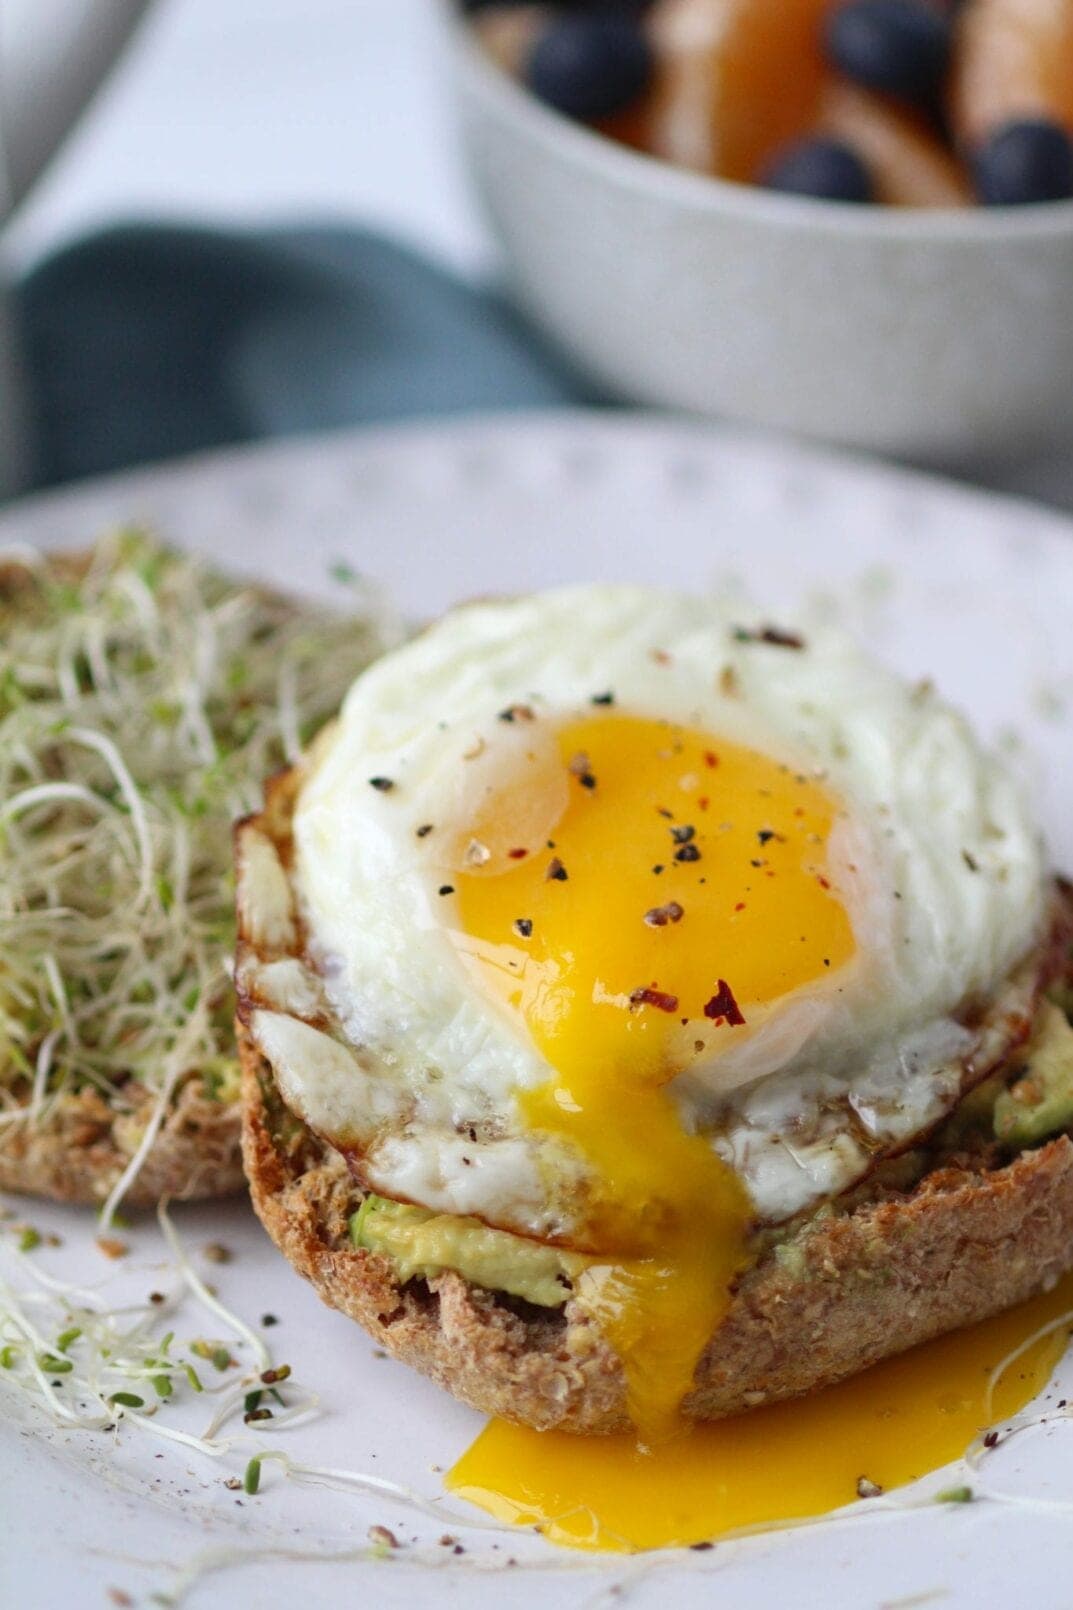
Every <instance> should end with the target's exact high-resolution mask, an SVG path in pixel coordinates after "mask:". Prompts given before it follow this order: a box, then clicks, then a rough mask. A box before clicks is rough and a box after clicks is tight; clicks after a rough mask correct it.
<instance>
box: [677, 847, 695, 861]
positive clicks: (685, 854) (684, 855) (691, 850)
mask: <svg viewBox="0 0 1073 1610" xmlns="http://www.w3.org/2000/svg"><path fill="white" fill-rule="evenodd" d="M674 859H675V860H676V861H699V860H700V851H699V850H698V849H697V846H696V845H695V844H683V845H682V847H681V849H679V850H675V852H674Z"/></svg>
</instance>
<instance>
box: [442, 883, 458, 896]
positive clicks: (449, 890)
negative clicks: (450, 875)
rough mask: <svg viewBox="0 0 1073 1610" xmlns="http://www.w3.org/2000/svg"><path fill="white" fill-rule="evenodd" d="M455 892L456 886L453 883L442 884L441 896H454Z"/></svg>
mask: <svg viewBox="0 0 1073 1610" xmlns="http://www.w3.org/2000/svg"><path fill="white" fill-rule="evenodd" d="M454 892H455V886H454V884H453V883H441V884H440V893H441V894H454Z"/></svg>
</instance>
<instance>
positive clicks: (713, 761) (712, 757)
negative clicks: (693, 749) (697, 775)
mask: <svg viewBox="0 0 1073 1610" xmlns="http://www.w3.org/2000/svg"><path fill="white" fill-rule="evenodd" d="M704 764H705V765H706V766H718V764H719V756H718V755H717V754H716V752H715V750H714V749H706V750H705V751H704Z"/></svg>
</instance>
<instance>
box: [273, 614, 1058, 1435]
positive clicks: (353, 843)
mask: <svg viewBox="0 0 1073 1610" xmlns="http://www.w3.org/2000/svg"><path fill="white" fill-rule="evenodd" d="M290 876H291V881H292V885H293V888H294V891H295V894H296V897H297V901H298V905H299V911H300V916H301V920H302V924H303V929H304V933H305V936H306V946H307V953H308V955H309V957H310V959H311V960H312V961H313V962H314V964H315V966H316V969H317V972H318V973H319V975H320V978H321V980H322V982H323V987H324V989H325V991H326V993H327V996H328V998H329V1000H330V1002H331V1006H332V1009H333V1012H334V1014H335V1016H336V1018H337V1019H338V1021H339V1023H340V1024H341V1025H342V1028H343V1030H344V1033H345V1040H346V1044H345V1045H344V1044H340V1043H339V1042H338V1041H336V1040H326V1039H325V1037H324V1036H323V1035H319V1034H317V1032H316V1031H315V1030H314V1029H311V1028H309V1027H308V1026H307V1025H305V1024H303V1023H302V1022H301V1021H300V1019H299V1017H289V1016H287V1015H286V1014H284V1013H275V1012H269V1011H259V1012H257V1013H256V1014H255V1016H254V1018H253V1019H252V1021H251V1032H252V1034H253V1037H254V1039H255V1041H256V1043H257V1044H258V1045H259V1047H260V1049H261V1051H262V1052H263V1054H264V1055H265V1056H266V1057H267V1058H268V1059H269V1061H270V1062H271V1063H272V1065H273V1067H274V1069H275V1071H276V1076H277V1081H278V1083H279V1087H280V1090H281V1092H282V1094H283V1097H284V1099H285V1101H286V1103H287V1105H288V1106H289V1107H291V1108H292V1110H293V1111H294V1112H296V1113H297V1114H298V1115H299V1116H300V1117H301V1118H302V1119H303V1120H304V1121H305V1122H306V1123H307V1124H308V1125H309V1126H310V1127H311V1128H312V1129H313V1130H315V1131H316V1132H318V1133H320V1134H321V1135H324V1136H325V1137H327V1138H329V1139H330V1140H331V1141H332V1142H333V1143H334V1144H336V1145H337V1146H338V1147H339V1148H340V1149H341V1150H343V1151H344V1152H349V1153H350V1154H351V1155H352V1156H353V1157H354V1158H356V1159H358V1160H360V1162H359V1172H360V1177H361V1178H362V1179H363V1181H364V1182H365V1184H366V1185H367V1186H368V1187H369V1188H370V1189H372V1190H374V1191H376V1192H378V1193H380V1194H382V1195H384V1196H387V1197H393V1198H396V1199H398V1200H401V1201H405V1202H410V1203H414V1204H418V1205H421V1206H423V1207H426V1208H429V1209H431V1210H433V1211H434V1212H436V1213H441V1214H451V1215H463V1216H473V1217H475V1218H477V1219H480V1220H482V1221H484V1223H485V1224H487V1225H490V1226H494V1227H497V1228H499V1229H502V1230H505V1231H508V1232H513V1233H514V1234H516V1235H521V1236H524V1237H526V1238H529V1239H531V1240H536V1241H544V1242H548V1243H553V1244H555V1245H556V1246H558V1247H562V1248H567V1249H569V1250H570V1252H571V1254H572V1255H574V1257H575V1260H576V1269H577V1275H576V1279H575V1292H576V1295H577V1297H578V1300H579V1301H581V1302H582V1303H583V1304H585V1305H587V1307H588V1309H589V1311H590V1312H591V1313H592V1315H593V1316H594V1318H595V1319H596V1321H597V1323H598V1324H599V1325H600V1326H601V1328H602V1330H603V1331H604V1334H605V1335H606V1336H607V1338H608V1340H609V1341H610V1342H611V1343H612V1345H613V1346H614V1348H615V1350H616V1352H617V1353H618V1355H619V1357H620V1358H621V1360H622V1363H623V1367H624V1371H625V1375H626V1379H627V1386H628V1401H629V1407H630V1412H631V1415H632V1417H633V1419H634V1422H635V1424H636V1425H637V1427H638V1429H639V1432H640V1434H641V1436H642V1438H643V1439H645V1440H646V1441H648V1442H650V1443H655V1442H657V1441H658V1440H659V1439H660V1438H661V1437H665V1436H667V1435H668V1434H670V1433H671V1432H672V1431H673V1430H674V1429H675V1427H676V1422H677V1416H678V1411H679V1405H680V1402H681V1400H682V1398H683V1396H684V1394H685V1392H686V1391H687V1389H688V1386H689V1384H690V1381H691V1379H692V1373H693V1370H694V1367H695V1364H696V1361H697V1358H698V1356H699V1354H700V1351H701V1349H702V1348H703V1346H704V1343H705V1341H706V1340H707V1339H708V1337H710V1335H711V1334H712V1332H713V1330H714V1329H715V1327H716V1326H717V1324H718V1322H719V1319H720V1316H721V1314H722V1312H723V1311H724V1310H725V1307H726V1305H727V1302H728V1293H729V1289H730V1286H731V1283H732V1281H733V1279H734V1277H735V1275H736V1274H737V1273H738V1272H739V1271H740V1270H741V1268H742V1267H743V1266H744V1265H745V1263H746V1262H747V1261H748V1258H749V1238H750V1233H751V1231H752V1229H753V1228H754V1226H755V1225H756V1224H757V1223H758V1222H760V1223H767V1224H771V1223H777V1222H779V1221H780V1220H785V1219H788V1218H790V1217H792V1216H793V1215H794V1214H797V1213H799V1212H801V1211H803V1210H805V1209H807V1208H809V1207H810V1206H813V1205H815V1204H816V1203H818V1202H820V1201H822V1200H824V1199H826V1198H828V1197H830V1196H832V1195H835V1194H837V1193H840V1192H842V1191H844V1190H846V1189H848V1188H849V1187H850V1186H852V1185H853V1184H854V1182H855V1181H856V1180H858V1179H860V1178H862V1177H863V1176H864V1175H865V1174H866V1173H867V1172H868V1171H869V1169H870V1168H871V1167H872V1166H873V1165H874V1162H875V1159H876V1158H877V1157H882V1156H883V1155H885V1154H886V1153H893V1152H896V1151H898V1150H900V1149H902V1148H904V1146H905V1145H906V1144H908V1142H909V1141H910V1140H911V1138H912V1137H913V1136H914V1135H916V1134H917V1133H919V1132H920V1131H921V1130H923V1129H925V1128H927V1127H928V1126H930V1125H932V1124H934V1123H935V1122H936V1121H937V1120H938V1118H939V1117H941V1115H942V1114H943V1113H944V1112H945V1111H946V1110H947V1109H948V1108H949V1107H950V1106H951V1105H952V1103H953V1102H954V1101H955V1100H956V1099H957V1096H958V1095H959V1093H960V1091H961V1088H962V1076H963V1071H964V1067H965V1064H966V1060H967V1058H968V1057H969V1055H970V1053H971V1052H972V1051H973V1049H974V1047H975V1046H976V1045H977V1043H978V1041H979V1037H980V1034H981V1032H982V1031H981V1030H980V1028H979V1027H977V1026H971V1025H972V1017H971V1008H973V1007H974V1006H977V1005H980V1004H981V1003H985V1002H987V1001H989V1000H990V999H991V997H993V996H994V994H995V992H996V990H997V989H998V988H999V986H1000V984H1001V983H1002V982H1003V981H1004V980H1005V979H1006V977H1007V975H1008V974H1009V973H1010V971H1011V969H1012V968H1013V967H1014V964H1015V963H1016V962H1017V961H1018V960H1019V959H1020V958H1021V957H1022V956H1024V955H1025V954H1026V953H1027V952H1028V951H1029V950H1030V948H1031V946H1032V945H1033V942H1034V941H1035V940H1036V939H1037V937H1038V935H1039V932H1040V928H1041V923H1042V920H1043V908H1044V887H1045V880H1044V866H1043V859H1042V852H1041V847H1040V844H1039V841H1038V837H1037V834H1036V832H1035V830H1034V828H1033V827H1032V824H1031V821H1030V818H1029V816H1028V813H1027V811H1026V809H1025V807H1024V804H1023V802H1022V800H1021V799H1020V796H1019V794H1018V791H1017V790H1016V788H1015V787H1014V786H1013V784H1012V783H1011V781H1010V779H1009V778H1008V777H1007V775H1006V773H1005V772H1004V771H1003V769H1002V768H1001V767H1000V766H998V765H997V764H996V763H995V762H994V761H993V760H992V759H990V758H988V757H987V756H986V755H985V754H984V753H983V752H982V751H981V749H980V748H979V747H978V745H977V744H976V742H975V741H974V739H973V737H972V735H971V733H970V732H969V730H968V728H967V727H966V725H965V723H964V722H963V721H962V720H961V719H960V718H959V717H958V716H957V715H956V714H955V713H954V712H952V711H951V710H950V709H949V708H947V707H946V706H944V705H943V704H942V703H941V702H940V701H939V700H938V699H937V698H936V697H935V696H934V694H933V693H932V692H931V691H930V690H929V689H928V688H927V687H923V686H921V687H909V686H907V685H906V684H904V683H903V682H902V681H900V680H899V679H898V678H896V677H895V676H893V675H891V674H890V673H889V672H887V671H885V670H883V669H881V668H880V667H878V666H877V665H875V664H874V663H873V662H872V661H870V660H869V659H868V658H867V657H866V656H864V655H863V654H862V653H861V652H860V651H859V650H858V649H857V648H856V647H855V646H854V644H853V643H852V642H851V641H850V640H849V639H848V638H846V637H845V636H844V635H842V634H841V633H839V632H835V631H833V630H830V629H824V628H821V627H819V626H816V625H811V624H810V625H809V626H807V627H802V628H801V630H800V631H798V630H796V629H795V630H793V631H785V630H775V629H772V628H770V627H767V626H765V625H764V624H763V623H762V622H757V621H756V620H755V619H753V618H751V615H750V612H749V611H747V610H744V609H743V608H742V606H741V605H740V604H730V603H722V602H718V601H712V600H709V599H705V598H688V597H682V596H674V595H665V594H658V593H656V594H654V593H652V592H650V591H647V590H645V591H642V590H639V589H632V588H624V587H589V588H576V589H568V590H563V591H559V592H553V593H549V594H545V595H541V596H537V597H533V598H528V599H521V600H512V601H506V602H495V603H480V604H475V605H472V606H468V607H466V608H463V609H460V610H457V611H455V612H454V613H452V614H451V615H449V616H448V617H446V618H445V619H444V620H443V621H441V622H440V623H438V624H437V625H436V626H434V627H432V628H431V629H430V630H428V631H426V632H425V633H424V634H423V635H421V636H420V637H418V638H416V639H415V640H414V641H413V642H411V643H410V644H408V645H407V646H406V647H404V648H402V649H400V650H398V651H396V652H395V653H393V654H391V655H389V656H388V657H386V658H385V659H383V660H381V661H380V662H379V663H378V664H377V665H375V666H374V667H373V668H372V669H371V670H369V671H368V672H366V673H365V674H364V675H363V676H362V677H361V678H360V680H359V681H358V682H357V683H356V684H355V686H354V688H353V689H352V691H351V693H350V695H349V697H348V699H347V701H346V704H345V706H344V709H343V711H342V714H341V717H340V719H339V721H338V723H337V724H335V725H334V726H333V727H332V728H331V729H329V730H328V731H327V732H326V733H325V734H324V735H323V736H322V738H321V740H320V741H319V743H318V744H317V746H316V747H315V750H314V753H313V755H312V756H311V757H310V759H309V762H308V764H307V767H306V772H305V775H304V777H303V782H302V787H301V790H300V794H299V797H298V800H297V805H296V810H295V817H294V863H293V866H292V868H291V869H290Z"/></svg>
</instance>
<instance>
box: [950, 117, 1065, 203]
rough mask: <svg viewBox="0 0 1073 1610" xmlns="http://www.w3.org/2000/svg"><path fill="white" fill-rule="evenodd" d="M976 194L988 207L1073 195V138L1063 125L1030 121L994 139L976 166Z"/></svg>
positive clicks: (1007, 128) (983, 149) (977, 155)
mask: <svg viewBox="0 0 1073 1610" xmlns="http://www.w3.org/2000/svg"><path fill="white" fill-rule="evenodd" d="M972 176H973V179H974V181H975V184H976V194H977V196H978V197H979V199H980V200H981V201H982V202H983V204H984V206H985V207H1016V206H1021V205H1023V204H1024V203H1026V202H1030V201H1065V200H1066V198H1067V197H1069V196H1073V139H1070V137H1069V135H1068V134H1067V133H1066V131H1065V129H1063V128H1061V127H1060V125H1059V124H1057V123H1049V122H1048V121H1047V120H1046V119H1045V118H1025V119H1024V120H1023V121H1022V120H1018V121H1016V122H1013V123H1004V124H1003V125H1002V127H1001V128H999V129H996V130H995V131H994V132H993V133H992V134H989V135H988V137H987V139H986V140H985V141H984V142H983V144H982V145H981V146H980V147H979V149H978V150H977V151H976V153H975V155H974V157H973V161H972Z"/></svg>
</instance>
